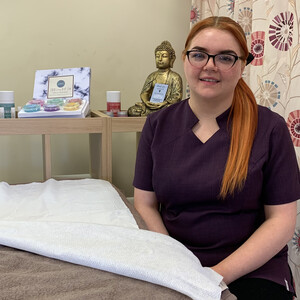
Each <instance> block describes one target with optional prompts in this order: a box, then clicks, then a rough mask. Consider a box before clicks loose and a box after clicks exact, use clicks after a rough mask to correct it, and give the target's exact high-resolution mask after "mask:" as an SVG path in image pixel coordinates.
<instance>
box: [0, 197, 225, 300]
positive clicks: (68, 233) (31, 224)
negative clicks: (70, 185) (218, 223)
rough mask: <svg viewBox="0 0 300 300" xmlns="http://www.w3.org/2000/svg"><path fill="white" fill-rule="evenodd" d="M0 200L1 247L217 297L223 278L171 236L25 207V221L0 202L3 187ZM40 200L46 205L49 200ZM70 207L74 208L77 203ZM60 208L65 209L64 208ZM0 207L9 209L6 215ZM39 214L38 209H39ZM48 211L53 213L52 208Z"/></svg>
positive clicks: (208, 299) (210, 299)
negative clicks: (56, 217) (65, 217)
mask: <svg viewBox="0 0 300 300" xmlns="http://www.w3.org/2000/svg"><path fill="white" fill-rule="evenodd" d="M8 194H9V193H8ZM8 194H6V196H8V197H9V195H8ZM0 199H1V200H0V201H1V202H0V207H1V217H0V244H2V245H6V246H9V247H14V248H18V249H22V250H26V251H30V252H33V253H37V254H40V255H44V256H47V257H52V258H56V259H61V260H64V261H68V262H71V263H75V264H80V265H85V266H89V267H93V268H97V269H101V270H105V271H109V272H113V273H117V274H120V275H124V276H128V277H132V278H136V279H140V280H145V281H149V282H152V283H155V284H159V285H162V286H166V287H169V288H171V289H174V290H177V291H179V292H181V293H183V294H185V295H188V296H190V297H191V298H192V299H199V300H217V299H220V297H221V288H220V287H219V284H220V282H221V280H222V277H221V276H220V275H219V274H217V273H215V272H214V271H213V270H211V269H210V268H203V267H202V266H201V264H200V263H199V260H198V259H197V258H196V256H194V255H193V254H192V252H190V251H189V250H188V249H187V248H186V247H184V246H183V245H182V244H181V243H179V242H177V241H176V240H174V239H173V238H171V237H169V236H165V235H162V234H158V233H154V232H150V231H145V230H140V229H137V228H134V227H133V226H127V227H122V226H119V225H117V226H115V225H108V224H96V223H95V222H91V223H89V222H88V220H87V219H84V222H81V221H78V222H75V220H74V219H72V221H71V222H70V221H69V220H67V221H63V219H59V220H58V221H57V220H55V221H45V215H43V217H42V219H41V220H39V219H38V218H37V219H35V220H31V219H30V213H29V211H28V210H26V212H27V215H28V216H29V219H27V220H26V219H25V218H23V217H22V213H21V212H19V211H18V213H17V215H18V219H17V220H13V210H12V208H13V207H16V206H15V205H14V203H12V202H11V201H10V200H9V199H8V198H7V201H2V193H1V191H0ZM74 200H75V199H74ZM15 201H18V199H16V200H15ZM43 201H45V203H44V205H45V207H48V205H47V204H48V201H47V200H45V199H44V200H43ZM51 201H53V199H52V200H51ZM51 201H50V202H51ZM75 201H76V200H75ZM120 201H121V199H120ZM87 204H88V200H87ZM23 205H24V204H23ZM69 205H71V206H72V207H73V209H74V206H76V203H74V202H73V203H72V202H70V203H69ZM81 205H82V203H81V202H80V203H79V206H81ZM6 206H7V207H6ZM117 207H118V205H117ZM82 209H83V207H82ZM64 210H65V211H66V212H67V211H69V209H68V208H67V206H64ZM3 211H8V212H10V214H9V218H8V217H5V215H4V214H3ZM83 211H85V209H83ZM38 212H39V213H41V210H40V207H39V209H38ZM52 213H53V214H54V215H55V212H54V211H52ZM51 216H52V217H53V215H51ZM61 216H63V215H62V214H61ZM35 218H36V215H35ZM53 218H54V217H53ZM95 218H96V217H94V219H95ZM96 219H97V218H96ZM113 219H114V218H113Z"/></svg>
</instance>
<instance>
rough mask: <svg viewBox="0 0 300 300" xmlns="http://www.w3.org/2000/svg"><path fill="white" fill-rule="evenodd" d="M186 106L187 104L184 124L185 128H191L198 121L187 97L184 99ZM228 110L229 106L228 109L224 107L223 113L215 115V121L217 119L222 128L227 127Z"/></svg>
mask: <svg viewBox="0 0 300 300" xmlns="http://www.w3.org/2000/svg"><path fill="white" fill-rule="evenodd" d="M186 106H187V107H186V113H187V118H186V120H187V123H186V126H187V128H193V127H194V126H195V125H196V124H197V123H198V122H199V119H198V117H197V116H196V115H195V114H194V112H193V111H192V109H191V107H190V105H189V102H188V99H186ZM230 110H231V106H230V107H229V108H228V109H226V110H225V111H224V112H223V113H221V114H220V115H219V116H217V117H216V121H217V123H218V125H219V127H220V128H222V129H224V128H226V127H227V123H228V117H229V114H230Z"/></svg>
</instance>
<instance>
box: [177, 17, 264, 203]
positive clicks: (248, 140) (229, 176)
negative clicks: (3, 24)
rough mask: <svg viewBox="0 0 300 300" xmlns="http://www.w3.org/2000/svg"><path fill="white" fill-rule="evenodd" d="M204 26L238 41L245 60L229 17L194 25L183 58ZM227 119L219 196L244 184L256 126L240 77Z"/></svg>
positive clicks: (244, 48) (240, 32) (248, 92)
mask: <svg viewBox="0 0 300 300" xmlns="http://www.w3.org/2000/svg"><path fill="white" fill-rule="evenodd" d="M205 28H215V29H219V30H225V31H227V32H230V33H231V34H232V35H233V36H234V37H235V38H236V40H237V42H238V43H239V45H240V48H241V51H242V55H241V58H242V60H243V61H244V62H246V59H247V57H248V54H249V51H248V47H247V40H246V37H245V33H244V31H243V29H242V27H241V26H240V25H239V24H238V23H236V22H235V21H234V20H232V19H231V18H228V17H209V18H207V19H204V20H202V21H200V22H198V23H197V24H195V26H194V27H193V28H192V29H191V31H190V33H189V35H188V37H187V40H186V43H185V50H184V52H183V58H185V57H186V51H187V50H188V49H189V46H190V44H191V41H192V39H193V38H194V37H195V36H196V35H197V33H198V32H200V31H201V30H203V29H205ZM229 118H232V128H231V142H230V150H229V154H228V158H227V162H226V167H225V171H224V175H223V180H222V185H221V190H220V196H221V197H222V198H225V197H226V195H228V194H233V193H234V191H235V190H240V189H241V188H242V187H243V185H244V182H245V180H246V177H247V173H248V165H249V158H250V154H251V149H252V145H253V141H254V138H255V133H256V129H257V122H258V112H257V103H256V100H255V97H254V95H253V93H252V91H251V90H250V88H249V87H248V85H247V84H246V83H245V81H244V80H243V79H242V78H240V80H239V81H238V83H237V85H236V87H235V91H234V96H233V101H232V106H231V110H230V115H229Z"/></svg>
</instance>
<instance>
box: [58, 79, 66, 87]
mask: <svg viewBox="0 0 300 300" xmlns="http://www.w3.org/2000/svg"><path fill="white" fill-rule="evenodd" d="M57 86H58V87H59V88H62V87H64V86H65V82H64V81H63V80H58V81H57Z"/></svg>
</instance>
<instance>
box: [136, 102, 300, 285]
mask: <svg viewBox="0 0 300 300" xmlns="http://www.w3.org/2000/svg"><path fill="white" fill-rule="evenodd" d="M229 111H230V109H228V110H227V111H225V112H224V113H222V114H221V115H220V116H218V117H217V123H218V125H219V127H220V129H219V130H218V131H217V132H216V133H215V134H214V135H213V136H212V137H211V138H210V139H209V140H208V141H206V142H205V143H202V142H201V141H200V140H199V139H198V138H197V137H196V136H195V134H194V133H193V131H192V129H193V127H194V126H195V125H196V123H197V122H198V121H199V120H198V118H197V117H196V116H195V114H194V113H193V111H192V110H191V108H190V106H189V104H188V101H187V100H183V101H181V102H179V103H177V104H173V105H171V106H170V107H168V108H165V109H162V110H161V111H158V112H156V113H152V114H150V115H149V116H148V118H147V121H146V123H145V126H144V128H143V132H142V135H141V139H140V143H139V148H138V153H137V160H136V169H135V177H134V182H133V185H134V186H135V187H136V188H139V189H141V190H146V191H154V192H155V194H156V196H157V200H158V202H159V203H160V206H161V216H162V219H163V222H164V224H165V226H166V228H167V230H168V232H169V234H170V235H171V236H172V237H173V238H175V239H177V240H178V241H180V242H181V243H183V244H184V245H185V246H186V247H187V248H188V249H190V250H191V251H192V252H193V253H194V254H195V255H196V256H197V257H198V258H199V260H200V262H201V264H202V265H203V266H208V267H211V266H213V265H215V264H217V263H219V262H220V261H221V260H223V259H224V258H225V257H227V256H228V255H229V254H231V253H232V252H233V251H235V250H236V249H237V248H238V247H239V246H241V245H242V244H243V243H244V242H245V241H246V240H247V239H248V238H249V236H250V235H251V234H252V233H253V232H254V231H255V230H256V229H257V228H258V227H259V226H260V225H261V224H262V223H263V222H264V220H265V215H264V205H265V204H266V205H278V204H284V203H289V202H292V201H296V200H297V199H299V198H300V180H299V169H298V165H297V160H296V155H295V150H294V147H293V144H292V141H291V138H290V135H289V131H288V128H287V126H286V123H285V121H284V119H283V118H282V117H281V116H279V115H278V114H276V113H274V112H272V111H271V110H269V109H268V108H265V107H262V106H259V107H258V130H257V134H256V137H255V140H254V144H253V149H252V152H251V157H250V162H249V169H248V176H247V179H246V182H245V186H244V187H243V189H242V190H241V191H236V192H235V193H234V195H233V196H228V197H227V198H226V199H224V200H222V199H220V198H219V197H218V195H219V192H220V186H221V181H222V177H223V173H224V170H225V164H226V160H227V156H228V152H229V145H230V135H229V131H228V123H227V120H228V116H229ZM229 124H230V123H229ZM274 234H276V232H274ZM245 277H256V278H264V279H269V280H272V281H274V282H277V283H279V284H282V285H284V286H286V287H287V288H288V289H289V290H290V291H294V290H293V287H292V284H291V282H292V278H291V274H290V270H289V267H288V263H287V247H284V248H283V249H282V250H281V251H280V252H279V253H278V254H277V255H276V256H275V257H273V258H272V259H271V260H270V261H268V262H267V263H266V264H265V265H264V266H262V267H260V268H259V269H257V270H256V271H254V272H251V273H250V274H247V275H246V276H245Z"/></svg>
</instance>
